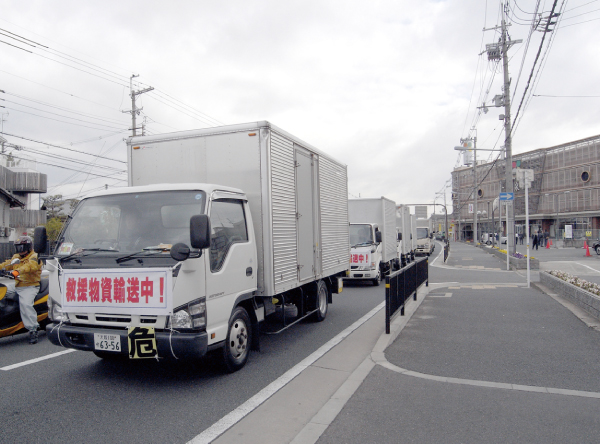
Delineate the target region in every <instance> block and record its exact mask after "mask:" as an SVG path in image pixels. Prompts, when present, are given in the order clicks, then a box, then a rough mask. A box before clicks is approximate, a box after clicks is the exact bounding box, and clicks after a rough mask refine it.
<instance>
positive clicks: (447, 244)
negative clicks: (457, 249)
mask: <svg viewBox="0 0 600 444" xmlns="http://www.w3.org/2000/svg"><path fill="white" fill-rule="evenodd" d="M449 255H450V242H448V241H446V244H445V245H444V262H446V261H447V260H448V256H449Z"/></svg>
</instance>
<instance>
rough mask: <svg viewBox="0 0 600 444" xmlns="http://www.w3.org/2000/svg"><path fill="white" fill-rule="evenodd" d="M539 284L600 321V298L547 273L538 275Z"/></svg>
mask: <svg viewBox="0 0 600 444" xmlns="http://www.w3.org/2000/svg"><path fill="white" fill-rule="evenodd" d="M540 282H541V283H542V284H544V285H545V286H547V287H549V288H552V289H553V290H554V291H556V293H558V294H560V295H561V296H564V297H565V298H567V299H569V301H571V302H573V303H574V304H575V305H577V306H578V307H580V308H581V309H583V310H585V311H586V312H587V313H589V314H590V315H592V316H593V317H595V318H596V319H599V320H600V297H599V296H596V295H595V294H592V293H590V292H588V291H585V290H583V289H581V288H579V287H577V286H575V285H573V284H569V283H568V282H565V281H563V280H562V279H559V278H557V277H555V276H552V275H551V274H550V273H548V272H546V271H545V272H542V273H540Z"/></svg>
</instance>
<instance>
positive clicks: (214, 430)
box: [188, 302, 385, 444]
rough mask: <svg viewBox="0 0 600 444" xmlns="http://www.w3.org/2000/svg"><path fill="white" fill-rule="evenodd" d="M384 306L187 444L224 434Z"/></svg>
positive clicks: (207, 441) (382, 304)
mask: <svg viewBox="0 0 600 444" xmlns="http://www.w3.org/2000/svg"><path fill="white" fill-rule="evenodd" d="M384 306H385V302H382V303H381V304H379V305H378V306H377V307H375V308H374V309H372V310H371V311H370V312H368V313H367V314H366V315H364V316H363V317H362V318H360V319H359V320H358V321H356V322H355V323H354V324H352V325H350V326H349V327H347V328H346V329H345V330H344V331H342V332H341V333H340V334H338V335H337V336H335V337H334V338H332V339H330V340H329V341H328V342H326V343H325V344H323V345H322V346H321V347H319V348H318V349H317V350H316V351H315V352H313V353H312V354H311V355H309V356H308V357H306V358H304V359H303V360H302V361H300V362H299V363H298V364H296V365H295V366H294V367H292V368H291V369H289V370H288V371H287V372H285V373H284V374H283V375H281V376H280V377H279V378H277V379H276V380H275V381H273V382H272V383H270V384H269V385H268V386H266V387H265V388H263V389H262V390H261V391H260V392H258V393H257V394H256V395H254V396H253V397H252V398H250V399H248V400H247V401H246V402H244V403H243V404H241V405H240V406H239V407H237V408H236V409H235V410H233V411H231V412H230V413H228V414H227V415H225V416H224V417H223V418H221V419H220V420H219V421H217V422H215V423H214V424H213V425H212V426H210V427H209V428H207V429H206V430H204V431H203V432H202V433H200V434H199V435H197V436H196V437H194V438H192V440H190V441H189V442H188V444H204V443H207V444H208V443H210V442H212V441H214V440H215V439H216V438H218V437H219V436H220V435H221V434H223V433H225V432H226V431H227V430H228V429H229V428H231V427H232V426H234V425H235V424H236V423H237V422H239V421H240V420H242V419H243V418H244V417H245V416H246V415H248V414H249V413H250V412H252V411H253V410H254V409H256V408H257V407H258V406H260V405H261V404H262V403H263V402H265V401H266V400H267V399H269V398H270V397H271V396H273V395H274V394H275V393H277V392H278V391H279V390H280V389H281V388H283V387H284V386H285V385H286V384H287V383H288V382H290V381H291V380H292V379H294V378H295V377H296V376H298V375H299V374H300V373H302V372H303V371H304V370H306V369H307V368H308V367H310V366H311V365H312V364H313V363H314V362H315V361H317V360H318V359H319V358H321V357H322V356H323V355H324V354H325V353H327V352H328V351H329V350H331V349H332V348H333V347H335V346H336V345H338V344H339V343H340V342H342V340H343V339H344V338H346V337H347V336H348V335H350V333H352V332H353V331H354V330H356V329H357V328H358V327H360V326H361V325H362V324H364V323H365V322H367V321H368V320H369V319H371V318H372V317H373V316H375V314H376V313H377V312H378V311H379V310H381V309H382V308H383V307H384Z"/></svg>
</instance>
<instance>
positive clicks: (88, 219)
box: [59, 190, 205, 254]
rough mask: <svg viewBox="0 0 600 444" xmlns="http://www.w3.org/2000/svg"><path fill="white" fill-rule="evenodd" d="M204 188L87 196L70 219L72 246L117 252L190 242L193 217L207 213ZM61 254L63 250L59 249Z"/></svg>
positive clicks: (68, 237) (68, 231)
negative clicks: (191, 218) (201, 189)
mask: <svg viewBox="0 0 600 444" xmlns="http://www.w3.org/2000/svg"><path fill="white" fill-rule="evenodd" d="M204 206H205V194H204V192H202V191H178V190H177V191H175V190H174V191H157V192H146V193H137V194H135V193H131V194H129V193H127V194H114V195H106V196H98V197H92V198H89V199H84V200H82V201H81V202H80V204H79V205H78V206H77V209H76V210H75V212H74V214H73V219H72V220H71V221H70V222H69V223H68V225H67V228H66V230H65V233H64V239H62V240H61V242H65V243H66V244H67V245H68V248H65V249H64V250H63V251H64V253H63V254H69V252H72V251H75V250H76V249H78V248H83V249H88V248H102V249H108V250H114V251H116V252H135V251H141V250H142V249H144V248H148V247H151V246H156V245H159V244H160V245H164V246H165V248H167V246H168V245H172V244H175V243H178V242H183V243H186V244H188V245H189V243H190V217H191V216H192V215H195V214H203V213H204ZM59 254H61V253H59Z"/></svg>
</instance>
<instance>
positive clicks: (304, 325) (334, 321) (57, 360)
mask: <svg viewBox="0 0 600 444" xmlns="http://www.w3.org/2000/svg"><path fill="white" fill-rule="evenodd" d="M384 292H385V290H384V286H383V285H381V286H379V287H373V286H371V285H370V284H365V285H362V284H352V283H351V284H347V285H346V287H345V289H344V291H343V293H342V294H340V295H334V296H333V297H334V300H333V304H332V305H331V306H330V307H329V313H328V316H327V318H326V319H325V321H323V322H321V323H314V322H309V321H307V322H301V323H300V324H298V325H296V326H294V327H292V328H291V329H288V330H287V331H286V332H283V333H282V334H280V335H277V336H267V335H261V351H260V352H254V353H253V354H252V355H251V356H250V360H249V362H248V364H247V365H246V367H244V368H243V369H242V370H241V371H239V372H237V373H234V374H229V375H228V374H223V373H222V372H221V371H220V370H219V369H218V363H217V360H216V358H215V357H208V358H206V359H205V360H203V361H202V362H197V363H190V362H176V363H157V362H154V361H150V362H149V361H144V362H130V361H124V362H106V361H104V360H101V359H98V358H97V357H96V356H94V355H93V354H91V353H87V352H79V351H76V352H72V353H66V354H62V355H59V356H57V357H53V358H50V359H46V360H43V361H39V362H35V363H31V364H28V365H24V366H21V367H18V368H14V369H10V370H4V369H5V368H6V367H7V366H11V365H14V364H19V363H22V362H25V361H28V360H32V359H37V358H41V357H45V356H48V355H51V354H53V353H56V352H62V351H64V350H65V349H63V348H60V347H56V346H54V345H52V344H50V343H49V341H48V340H47V339H46V337H45V334H42V335H41V336H40V338H41V340H40V343H39V344H37V345H35V346H31V345H29V344H28V343H27V337H26V335H17V336H13V337H11V338H3V339H0V369H2V370H3V371H0V386H1V387H2V396H1V397H0V411H1V412H3V418H2V433H1V434H0V443H14V442H27V443H65V442H66V443H70V442H73V443H75V442H86V443H107V442H129V443H138V442H139V443H154V442H166V443H185V442H187V441H189V440H190V439H192V438H193V437H194V436H196V435H198V434H199V433H200V432H202V431H203V430H205V429H206V428H208V427H209V426H211V425H212V424H213V423H215V422H217V421H218V420H219V419H221V418H222V417H223V416H224V415H226V414H227V413H229V412H231V411H232V410H234V409H235V408H236V407H238V406H239V405H241V404H242V403H243V402H244V401H246V400H247V399H249V398H250V397H252V396H253V395H255V394H256V393H258V392H259V391H260V390H261V389H262V388H264V387H265V386H267V385H268V384H269V383H271V382H272V381H274V380H275V379H277V378H278V377H280V376H281V375H282V374H283V373H285V372H286V371H287V370H289V369H290V368H292V367H293V366H295V365H296V364H298V363H299V362H300V361H302V360H303V359H304V358H305V357H307V356H308V355H310V354H311V353H313V352H314V351H315V350H317V349H318V348H319V347H320V346H321V345H323V344H325V343H326V342H327V341H329V340H330V339H331V338H333V337H335V336H336V335H337V334H339V333H340V332H341V331H343V330H344V329H345V328H346V327H348V326H349V325H351V324H352V323H354V322H355V321H356V320H358V319H359V318H361V317H362V316H363V315H364V314H366V313H368V312H369V311H371V310H372V309H373V308H374V307H375V306H377V305H378V304H380V303H381V302H382V301H383V299H384V294H385V293H384Z"/></svg>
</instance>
